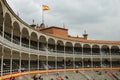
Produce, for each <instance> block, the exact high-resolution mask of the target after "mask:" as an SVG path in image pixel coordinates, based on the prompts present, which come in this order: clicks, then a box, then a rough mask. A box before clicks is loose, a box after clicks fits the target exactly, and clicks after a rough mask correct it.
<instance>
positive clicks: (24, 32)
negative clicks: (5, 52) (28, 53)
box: [21, 28, 29, 47]
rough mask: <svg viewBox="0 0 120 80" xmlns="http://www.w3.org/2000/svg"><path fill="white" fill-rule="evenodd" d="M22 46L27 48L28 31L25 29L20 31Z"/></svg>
mask: <svg viewBox="0 0 120 80" xmlns="http://www.w3.org/2000/svg"><path fill="white" fill-rule="evenodd" d="M21 42H22V46H24V47H29V33H28V30H27V29H26V28H23V29H22V39H21Z"/></svg>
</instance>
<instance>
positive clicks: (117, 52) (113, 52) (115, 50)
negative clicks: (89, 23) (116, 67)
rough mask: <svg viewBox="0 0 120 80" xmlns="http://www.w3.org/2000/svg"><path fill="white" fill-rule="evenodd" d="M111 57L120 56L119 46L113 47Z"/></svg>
mask: <svg viewBox="0 0 120 80" xmlns="http://www.w3.org/2000/svg"><path fill="white" fill-rule="evenodd" d="M111 55H120V49H119V47H118V46H112V47H111Z"/></svg>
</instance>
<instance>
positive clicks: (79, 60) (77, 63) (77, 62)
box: [75, 58, 82, 68]
mask: <svg viewBox="0 0 120 80" xmlns="http://www.w3.org/2000/svg"><path fill="white" fill-rule="evenodd" d="M81 67H82V58H75V68H81Z"/></svg>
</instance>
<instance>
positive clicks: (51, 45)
mask: <svg viewBox="0 0 120 80" xmlns="http://www.w3.org/2000/svg"><path fill="white" fill-rule="evenodd" d="M48 51H50V52H55V40H54V39H52V38H49V39H48Z"/></svg>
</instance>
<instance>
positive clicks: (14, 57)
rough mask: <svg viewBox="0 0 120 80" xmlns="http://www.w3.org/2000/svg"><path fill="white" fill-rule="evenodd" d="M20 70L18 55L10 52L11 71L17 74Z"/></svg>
mask: <svg viewBox="0 0 120 80" xmlns="http://www.w3.org/2000/svg"><path fill="white" fill-rule="evenodd" d="M19 69H20V53H19V52H18V51H12V70H13V72H18V71H19Z"/></svg>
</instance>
